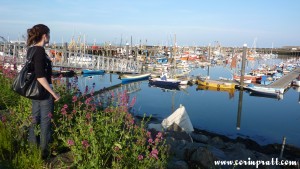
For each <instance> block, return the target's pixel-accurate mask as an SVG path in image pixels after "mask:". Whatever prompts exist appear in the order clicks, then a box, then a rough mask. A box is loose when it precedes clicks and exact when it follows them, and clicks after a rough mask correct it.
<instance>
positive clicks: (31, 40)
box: [27, 24, 60, 158]
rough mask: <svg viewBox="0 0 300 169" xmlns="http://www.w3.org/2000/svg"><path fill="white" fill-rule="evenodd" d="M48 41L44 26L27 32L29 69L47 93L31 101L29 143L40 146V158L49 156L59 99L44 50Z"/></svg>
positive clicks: (48, 35)
mask: <svg viewBox="0 0 300 169" xmlns="http://www.w3.org/2000/svg"><path fill="white" fill-rule="evenodd" d="M49 40H50V29H49V28H48V27H47V26H46V25H43V24H38V25H35V26H33V27H32V28H30V29H28V30H27V46H28V47H29V49H28V51H27V52H28V53H30V52H34V54H33V58H32V63H33V64H32V65H31V69H32V70H33V71H34V72H35V74H36V77H37V81H38V82H39V83H40V84H41V85H42V86H43V87H44V88H45V89H46V90H47V91H48V92H49V94H48V95H47V97H45V98H44V99H42V100H32V124H31V126H30V128H29V142H30V143H32V144H36V145H38V144H39V145H40V148H41V152H42V158H46V157H48V155H49V151H48V144H49V142H50V138H51V116H52V114H53V111H54V102H53V101H58V100H59V99H60V96H59V95H58V94H56V93H55V92H54V91H53V89H52V82H51V75H52V64H51V60H50V58H49V57H48V55H47V54H46V52H45V48H44V46H45V45H46V44H48V43H49ZM38 124H40V129H41V132H40V138H39V139H38V138H37V136H36V135H35V132H34V129H35V128H36V126H37V125H38ZM38 140H39V141H38Z"/></svg>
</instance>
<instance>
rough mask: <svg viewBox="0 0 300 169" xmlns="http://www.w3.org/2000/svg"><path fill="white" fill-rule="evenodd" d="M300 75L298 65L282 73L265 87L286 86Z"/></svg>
mask: <svg viewBox="0 0 300 169" xmlns="http://www.w3.org/2000/svg"><path fill="white" fill-rule="evenodd" d="M299 75H300V67H298V68H296V69H294V70H293V71H291V72H290V73H288V74H286V75H284V76H283V77H281V78H280V79H278V80H276V81H275V82H273V83H271V84H270V85H268V86H267V87H269V88H284V89H285V88H287V87H288V86H289V85H290V84H291V82H292V81H293V80H294V79H296V78H297V77H298V76H299Z"/></svg>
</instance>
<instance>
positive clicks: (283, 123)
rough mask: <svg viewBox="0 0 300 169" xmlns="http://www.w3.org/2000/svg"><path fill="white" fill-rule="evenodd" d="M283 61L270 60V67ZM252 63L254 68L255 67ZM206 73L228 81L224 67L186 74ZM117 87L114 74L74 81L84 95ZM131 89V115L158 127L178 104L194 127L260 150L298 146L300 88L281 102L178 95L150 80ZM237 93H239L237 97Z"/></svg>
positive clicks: (191, 89)
mask: <svg viewBox="0 0 300 169" xmlns="http://www.w3.org/2000/svg"><path fill="white" fill-rule="evenodd" d="M281 61H282V60H281V59H274V60H272V61H271V62H273V63H275V62H281ZM263 62H264V61H261V63H259V64H263ZM268 62H270V61H268ZM249 64H250V65H248V68H249V69H251V63H249ZM252 64H253V66H254V67H255V66H257V65H258V63H252ZM208 72H209V75H210V77H211V79H218V78H219V77H224V78H230V77H231V73H230V71H229V70H228V68H225V67H224V66H211V67H209V70H208V67H205V68H197V69H195V70H193V71H192V72H190V75H191V76H193V75H194V76H195V75H199V74H202V75H203V74H207V73H208ZM71 81H72V79H71ZM120 83H121V80H120V79H118V75H116V74H104V75H95V76H87V77H83V76H80V77H79V78H78V86H79V88H80V89H81V90H82V91H84V90H85V88H86V87H85V86H90V87H91V86H93V85H94V90H95V91H97V90H100V89H103V88H107V87H110V86H113V85H116V84H120ZM135 85H137V87H138V88H139V89H140V90H137V91H135V92H132V93H130V98H131V99H132V98H134V97H135V98H136V103H135V105H134V107H133V110H132V111H133V113H134V114H135V115H138V116H143V115H144V114H146V115H147V116H150V115H151V116H152V117H153V118H155V119H156V121H157V122H161V120H163V119H164V118H166V117H167V116H169V115H170V114H171V113H172V112H173V111H174V110H176V109H177V108H178V107H179V105H180V104H182V105H184V106H185V108H186V110H187V113H188V115H189V116H190V119H191V121H192V124H193V126H194V128H198V129H201V130H206V131H209V132H213V133H217V134H222V135H225V136H228V137H230V138H236V137H238V136H240V137H244V138H250V139H252V140H254V141H256V142H257V143H259V144H261V145H266V144H272V143H281V142H282V139H283V137H286V143H287V144H290V145H294V146H297V147H300V132H299V129H300V126H299V124H300V103H299V99H300V89H299V88H296V87H291V88H289V89H288V90H287V91H286V93H285V94H284V96H283V98H282V99H280V100H278V99H274V98H266V97H257V96H252V95H250V93H249V92H247V91H243V92H240V91H239V90H235V91H234V92H232V93H230V92H225V91H210V90H198V89H197V85H193V86H188V87H187V88H185V89H181V90H166V89H161V88H156V87H151V86H149V85H148V80H146V81H141V82H135ZM121 86H122V85H121ZM241 93H243V94H242V96H241V97H239V95H240V94H241ZM239 99H242V100H241V102H242V107H241V106H240V107H239Z"/></svg>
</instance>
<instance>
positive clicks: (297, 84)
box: [292, 79, 300, 86]
mask: <svg viewBox="0 0 300 169" xmlns="http://www.w3.org/2000/svg"><path fill="white" fill-rule="evenodd" d="M292 84H293V85H294V86H300V80H298V79H296V80H293V82H292Z"/></svg>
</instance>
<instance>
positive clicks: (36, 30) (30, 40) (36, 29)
mask: <svg viewBox="0 0 300 169" xmlns="http://www.w3.org/2000/svg"><path fill="white" fill-rule="evenodd" d="M49 33H50V29H49V28H48V27H47V26H46V25H43V24H38V25H34V26H33V27H32V28H30V29H27V46H31V45H33V44H36V43H38V42H39V41H41V40H42V37H43V35H44V34H49Z"/></svg>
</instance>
